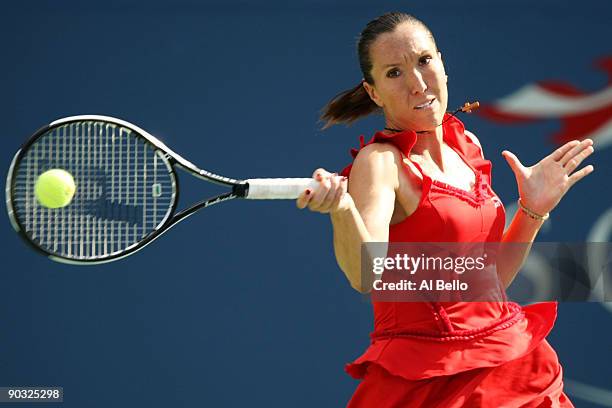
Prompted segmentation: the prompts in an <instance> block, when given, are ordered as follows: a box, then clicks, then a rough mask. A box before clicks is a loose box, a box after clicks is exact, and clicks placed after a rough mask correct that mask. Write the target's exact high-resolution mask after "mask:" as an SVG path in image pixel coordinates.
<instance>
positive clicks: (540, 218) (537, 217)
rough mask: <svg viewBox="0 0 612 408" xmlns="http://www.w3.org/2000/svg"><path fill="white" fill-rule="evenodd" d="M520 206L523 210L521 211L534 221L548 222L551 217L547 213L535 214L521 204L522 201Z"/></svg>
mask: <svg viewBox="0 0 612 408" xmlns="http://www.w3.org/2000/svg"><path fill="white" fill-rule="evenodd" d="M518 205H519V207H520V208H521V210H522V211H523V212H524V213H525V214H527V215H528V216H529V217H531V218H533V219H534V220H538V221H546V220H547V219H548V217H550V213H546V214H544V215H540V214H538V213H535V212H533V211H531V210H530V209H529V208H527V207H525V206H524V205H523V203H522V202H521V199H520V198H519V199H518Z"/></svg>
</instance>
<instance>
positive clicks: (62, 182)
mask: <svg viewBox="0 0 612 408" xmlns="http://www.w3.org/2000/svg"><path fill="white" fill-rule="evenodd" d="M75 190H76V186H75V184H74V179H73V178H72V175H71V174H70V173H68V172H67V171H66V170H62V169H51V170H47V171H45V172H44V173H43V174H41V175H40V176H38V179H36V184H35V185H34V194H35V195H36V198H37V199H38V202H39V203H40V204H41V205H42V206H44V207H47V208H62V207H65V206H67V205H68V204H70V201H72V197H73V196H74V191H75Z"/></svg>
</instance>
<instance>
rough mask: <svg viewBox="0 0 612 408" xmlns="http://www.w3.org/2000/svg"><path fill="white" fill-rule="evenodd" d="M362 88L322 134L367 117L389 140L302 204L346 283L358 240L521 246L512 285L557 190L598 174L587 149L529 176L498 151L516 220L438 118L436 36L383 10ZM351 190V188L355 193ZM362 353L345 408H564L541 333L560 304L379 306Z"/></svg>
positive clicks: (463, 142) (323, 177)
mask: <svg viewBox="0 0 612 408" xmlns="http://www.w3.org/2000/svg"><path fill="white" fill-rule="evenodd" d="M358 53H359V62H360V66H361V70H362V74H363V80H362V81H361V82H360V83H359V84H358V85H357V86H356V87H354V88H353V89H350V90H348V91H345V92H343V93H341V94H339V95H338V96H336V97H335V98H334V99H333V100H332V101H331V102H330V103H329V104H328V105H327V106H326V108H325V110H324V113H323V115H322V118H323V119H324V120H325V121H326V126H330V125H333V124H338V123H350V122H353V121H354V120H356V119H358V118H361V117H363V116H366V115H368V114H370V113H373V112H375V111H380V110H382V112H383V113H384V118H385V125H386V126H385V130H384V131H380V132H378V133H376V134H375V135H374V137H373V138H372V140H371V141H370V142H369V143H367V144H364V143H363V141H362V143H361V148H360V149H359V150H358V151H354V152H353V157H354V161H353V163H352V165H350V166H349V167H347V168H346V169H345V170H344V171H343V172H342V173H341V174H340V175H337V174H335V173H334V174H331V173H329V172H327V171H325V170H324V169H318V170H316V171H315V172H314V175H313V177H315V178H316V179H317V180H319V181H320V184H319V186H318V187H317V188H316V189H314V190H313V191H311V190H306V191H305V192H304V193H303V194H302V195H301V196H300V197H299V198H298V200H297V205H298V207H299V208H309V209H310V210H313V211H317V212H321V213H329V214H330V216H331V221H332V225H333V231H334V248H335V254H336V258H337V261H338V264H339V265H340V268H341V269H342V271H343V272H344V273H345V274H346V277H347V278H348V280H349V282H350V284H351V286H352V287H353V288H355V289H356V290H358V291H360V292H368V291H369V290H370V289H371V285H368V283H367V282H362V276H361V264H360V262H361V255H360V253H361V252H360V251H361V245H362V243H366V242H521V243H526V245H523V246H522V247H523V248H524V249H523V250H522V251H523V253H521V254H520V255H521V256H520V257H519V258H518V262H516V263H515V264H513V265H512V267H510V268H504V269H502V270H501V271H500V272H498V274H500V276H499V279H500V281H501V282H502V283H503V284H504V286H505V287H507V286H508V285H509V284H510V283H511V282H512V280H513V278H514V276H515V274H516V273H517V271H518V270H519V269H520V266H521V264H522V262H523V261H524V259H525V257H526V256H527V253H528V251H529V247H530V243H531V242H533V240H534V238H535V236H536V234H537V233H538V230H539V229H540V227H541V226H542V224H543V223H544V222H545V220H546V218H548V214H549V212H550V211H552V210H553V209H554V208H555V206H556V205H557V204H558V203H559V201H560V200H561V198H562V197H563V196H564V195H565V193H566V192H567V191H568V190H569V189H570V188H571V187H572V186H573V185H574V184H575V183H576V182H578V181H579V180H581V179H582V178H584V177H585V176H586V175H588V174H589V173H591V172H592V171H593V167H592V166H586V167H584V168H582V169H580V170H577V167H578V166H579V165H580V163H581V162H582V161H583V160H584V159H585V158H586V157H587V156H589V155H590V154H591V153H592V152H593V147H592V144H593V143H592V141H591V140H584V141H582V142H579V141H572V142H569V143H567V144H565V145H563V146H561V147H560V148H559V149H557V150H556V151H554V152H553V153H552V154H550V155H549V156H546V157H544V158H543V159H542V160H541V161H539V162H538V163H537V164H535V165H533V166H531V167H526V166H524V165H523V164H521V162H520V161H519V159H518V158H517V157H516V156H515V155H514V154H512V153H511V152H508V151H504V152H503V153H502V154H503V156H504V157H505V159H506V161H507V162H508V164H509V165H510V167H511V169H512V171H513V172H514V174H515V176H516V180H517V184H518V195H519V205H520V210H519V211H518V212H517V213H516V215H515V217H514V219H513V220H512V223H511V224H510V226H509V228H508V229H507V230H506V231H504V226H505V213H504V208H503V206H502V205H501V201H500V200H499V198H498V197H497V196H496V195H495V193H494V192H493V190H492V188H491V162H490V161H488V160H485V159H484V156H483V153H482V149H481V146H480V143H479V141H478V139H477V138H476V137H475V136H474V135H473V134H472V133H470V132H468V131H467V130H465V128H464V125H463V124H462V123H461V122H460V121H459V120H458V119H456V118H455V117H454V116H452V115H449V114H447V113H445V112H446V109H447V101H448V92H447V76H446V74H445V70H444V64H443V62H442V55H441V54H440V52H439V51H438V49H437V46H436V42H435V40H434V38H433V35H432V33H431V32H430V30H429V29H428V28H427V27H426V26H425V25H424V24H423V23H422V22H421V21H420V20H418V19H416V18H414V17H413V16H410V15H407V14H403V13H389V14H385V15H383V16H380V17H378V18H376V19H375V20H373V21H371V22H370V23H368V25H367V26H366V27H365V29H364V30H363V32H362V33H361V36H360V39H359V44H358ZM349 181H350V188H349ZM373 307H374V318H375V323H374V324H375V328H374V332H373V333H372V343H371V345H370V347H369V348H368V349H367V350H366V351H365V353H364V354H363V355H362V356H360V357H359V358H357V360H356V361H354V362H353V363H351V364H348V365H347V367H346V370H347V372H348V373H349V374H350V375H352V376H353V377H355V378H358V379H362V381H361V383H360V384H359V386H358V388H357V390H356V391H355V394H354V395H353V397H352V399H351V400H350V402H349V404H348V406H349V408H358V407H363V408H371V407H377V408H391V407H393V408H399V407H402V408H405V407H427V408H430V407H443V408H447V407H453V408H454V407H495V408H498V407H571V406H573V405H572V403H571V402H570V401H569V399H568V398H567V396H566V395H565V394H564V393H563V381H562V369H561V366H560V364H559V362H558V359H557V356H556V354H555V352H554V350H553V349H552V348H551V346H550V345H549V343H548V342H547V341H546V340H545V337H546V336H547V334H548V333H549V332H550V330H551V329H552V326H553V324H554V321H555V317H556V303H554V302H547V303H540V304H535V305H530V306H527V307H520V306H519V305H517V304H515V303H511V302H455V303H450V302H444V303H442V302H417V303H414V302H413V303H409V302H373Z"/></svg>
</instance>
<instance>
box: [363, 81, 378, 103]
mask: <svg viewBox="0 0 612 408" xmlns="http://www.w3.org/2000/svg"><path fill="white" fill-rule="evenodd" d="M361 85H362V86H363V88H364V89H365V90H366V92H367V93H368V95H369V96H370V99H371V100H372V101H373V102H374V103H375V104H376V105H378V106H380V107H381V108H382V107H383V103H382V100H381V99H380V97H379V96H378V92H376V88H375V87H374V86H373V85H370V84H368V83H367V82H366V81H365V80H364V81H363V82H361Z"/></svg>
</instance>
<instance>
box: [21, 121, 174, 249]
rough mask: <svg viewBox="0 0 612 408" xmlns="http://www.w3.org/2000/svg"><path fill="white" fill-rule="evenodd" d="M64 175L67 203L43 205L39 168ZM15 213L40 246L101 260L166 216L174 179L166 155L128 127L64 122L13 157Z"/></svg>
mask: <svg viewBox="0 0 612 408" xmlns="http://www.w3.org/2000/svg"><path fill="white" fill-rule="evenodd" d="M53 168H61V169H64V170H66V171H68V172H69V173H70V174H72V176H73V178H74V181H75V184H76V192H75V195H74V198H73V200H72V201H71V203H70V204H69V205H67V206H66V207H63V208H57V209H50V208H46V207H44V206H42V205H40V203H39V202H38V200H37V199H36V196H35V194H34V185H35V183H36V180H37V178H38V176H39V175H40V174H42V173H43V172H45V171H46V170H49V169H53ZM15 174H16V176H15V183H14V185H13V194H12V195H13V203H14V208H15V214H16V217H17V218H18V220H19V222H20V224H21V225H22V227H23V229H24V231H25V233H26V234H27V235H29V237H30V238H31V239H32V240H34V241H35V242H36V243H37V244H38V245H39V246H40V247H41V248H43V249H45V250H46V251H47V252H50V253H53V254H56V255H59V256H62V257H65V258H72V259H75V260H79V259H81V260H82V259H103V258H106V257H110V256H112V255H113V254H116V253H118V252H122V251H125V250H126V249H128V248H130V247H131V246H132V245H135V244H136V243H138V242H140V241H142V240H143V239H144V238H146V236H148V235H149V234H151V233H152V232H154V231H155V230H156V229H157V227H159V225H160V224H162V223H163V222H164V221H165V220H166V219H167V218H168V216H169V215H170V212H171V211H172V207H173V204H174V201H175V195H176V193H175V191H176V190H175V189H176V186H175V179H174V175H173V174H172V170H171V167H170V164H169V163H168V161H167V160H166V159H165V158H164V157H163V156H162V155H161V154H160V153H159V152H158V151H157V150H156V149H155V148H154V147H153V146H152V145H150V144H149V143H148V142H147V141H146V140H145V139H144V138H142V137H140V136H138V135H137V134H135V133H134V132H132V131H131V130H130V129H128V128H125V127H121V126H117V125H114V124H109V123H106V122H102V121H99V122H97V121H83V122H72V123H69V124H66V125H62V126H60V127H57V128H53V129H51V130H49V131H48V132H46V133H45V134H43V135H42V136H41V137H39V138H38V139H37V140H36V141H35V142H34V143H33V144H32V145H31V146H30V147H29V149H28V150H27V151H26V152H25V153H24V155H23V157H22V159H21V161H20V162H19V163H18V164H17V169H16V172H15Z"/></svg>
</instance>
